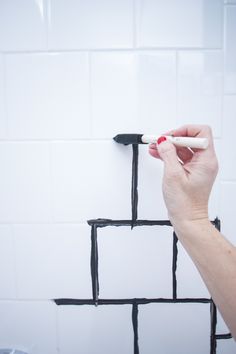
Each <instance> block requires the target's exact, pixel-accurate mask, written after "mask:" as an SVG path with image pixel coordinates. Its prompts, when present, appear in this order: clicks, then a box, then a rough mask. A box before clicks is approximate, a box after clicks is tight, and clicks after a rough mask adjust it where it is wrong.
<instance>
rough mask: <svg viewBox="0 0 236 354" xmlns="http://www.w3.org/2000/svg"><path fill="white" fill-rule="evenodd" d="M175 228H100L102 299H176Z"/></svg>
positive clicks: (99, 263) (99, 252)
mask: <svg viewBox="0 0 236 354" xmlns="http://www.w3.org/2000/svg"><path fill="white" fill-rule="evenodd" d="M172 244H173V237H172V228H171V227H165V226H139V227H135V228H133V230H131V229H130V227H128V226H121V227H106V228H102V229H98V272H99V284H100V298H102V299H103V298H112V299H114V298H136V297H137V298H143V297H144V298H159V297H166V298H171V297H172Z"/></svg>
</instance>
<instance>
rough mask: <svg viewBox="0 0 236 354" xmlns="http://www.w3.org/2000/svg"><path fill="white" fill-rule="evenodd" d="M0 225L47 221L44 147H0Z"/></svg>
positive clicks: (47, 173) (11, 144)
mask: <svg viewBox="0 0 236 354" xmlns="http://www.w3.org/2000/svg"><path fill="white" fill-rule="evenodd" d="M0 165H1V174H0V222H2V223H8V222H10V223H12V222H19V223H27V222H29V223H30V222H48V221H50V220H51V196H50V193H51V191H50V168H51V165H50V153H49V145H48V143H36V142H32V143H24V142H18V143H17V142H8V143H7V142H6V143H4V142H2V143H0Z"/></svg>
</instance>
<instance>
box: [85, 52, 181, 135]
mask: <svg viewBox="0 0 236 354" xmlns="http://www.w3.org/2000/svg"><path fill="white" fill-rule="evenodd" d="M91 62H92V64H91V65H92V78H91V80H92V128H93V136H94V137H106V138H107V137H112V136H114V135H116V134H117V133H149V134H150V133H152V134H155V132H156V133H158V132H159V133H161V132H162V131H165V130H166V129H169V128H170V127H171V126H173V124H175V122H176V57H175V54H174V53H171V52H162V53H152V52H147V53H145V52H144V53H136V54H135V53H132V52H123V53H109V52H105V53H104V52H102V53H94V54H93V55H92V61H91Z"/></svg>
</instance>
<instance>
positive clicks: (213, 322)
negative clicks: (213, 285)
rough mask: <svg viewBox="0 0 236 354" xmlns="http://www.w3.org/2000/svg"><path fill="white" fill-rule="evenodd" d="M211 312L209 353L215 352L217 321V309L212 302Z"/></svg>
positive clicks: (214, 353)
mask: <svg viewBox="0 0 236 354" xmlns="http://www.w3.org/2000/svg"><path fill="white" fill-rule="evenodd" d="M210 312H211V344H210V354H216V345H217V342H216V323H217V311H216V305H215V304H214V302H213V301H212V302H211V305H210Z"/></svg>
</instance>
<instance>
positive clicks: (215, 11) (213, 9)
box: [137, 0, 223, 48]
mask: <svg viewBox="0 0 236 354" xmlns="http://www.w3.org/2000/svg"><path fill="white" fill-rule="evenodd" d="M222 27H223V2H222V0H214V1H212V0H180V1H174V0H167V1H164V2H163V1H161V0H138V3H137V38H138V39H137V42H138V46H140V47H196V48H220V47H221V46H222V33H223V29H222Z"/></svg>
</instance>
